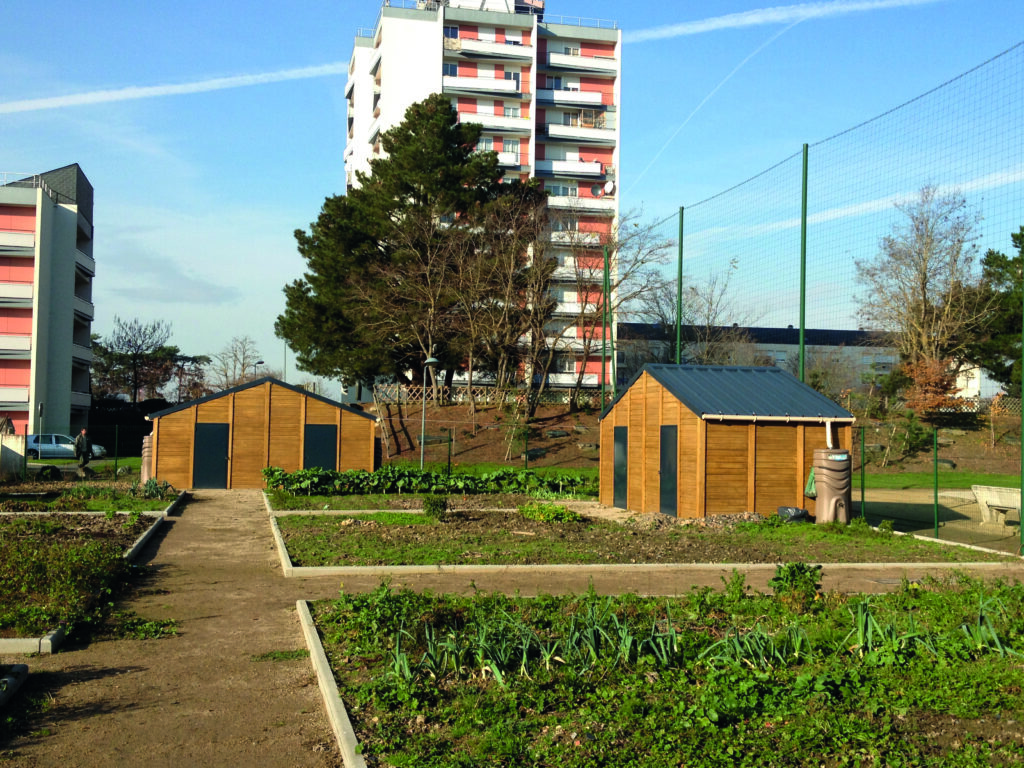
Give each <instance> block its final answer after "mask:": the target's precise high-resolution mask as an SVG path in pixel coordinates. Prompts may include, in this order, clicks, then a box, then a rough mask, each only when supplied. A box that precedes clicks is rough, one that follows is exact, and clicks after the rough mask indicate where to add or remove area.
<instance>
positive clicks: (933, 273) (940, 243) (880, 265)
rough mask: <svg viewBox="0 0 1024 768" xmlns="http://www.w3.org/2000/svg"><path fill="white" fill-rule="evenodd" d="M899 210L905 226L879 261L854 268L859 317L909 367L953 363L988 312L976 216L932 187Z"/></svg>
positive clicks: (954, 196) (960, 200) (884, 242)
mask: <svg viewBox="0 0 1024 768" xmlns="http://www.w3.org/2000/svg"><path fill="white" fill-rule="evenodd" d="M897 208H898V209H899V211H900V212H901V213H902V214H903V215H904V217H905V219H904V220H903V221H902V223H900V224H899V225H897V226H895V227H893V231H892V232H891V233H890V234H888V235H886V236H885V237H883V238H882V239H881V241H880V243H879V250H878V253H877V254H876V255H875V257H874V258H872V259H869V260H864V261H858V262H857V270H858V272H857V280H858V282H859V283H860V284H861V285H862V286H863V288H864V290H863V293H862V294H861V296H860V297H859V298H860V313H859V314H860V317H861V319H862V320H863V321H864V323H865V324H866V325H868V326H870V327H873V328H877V329H879V330H882V331H885V332H886V333H888V334H889V336H890V338H891V343H892V344H893V346H894V347H896V349H897V350H898V351H899V353H900V355H901V357H902V358H903V359H904V360H906V361H907V362H910V363H917V362H918V361H920V360H943V359H946V358H952V359H953V360H954V361H956V360H957V359H958V358H959V357H960V355H961V353H962V352H963V351H964V348H965V346H966V345H967V343H968V342H969V341H970V334H971V330H972V329H973V328H976V327H978V325H979V321H980V320H981V319H982V317H983V315H984V314H985V312H986V310H987V306H988V305H987V303H986V300H985V299H984V297H983V293H982V292H981V291H980V290H978V287H979V284H980V277H979V275H978V273H977V272H976V270H975V261H974V258H975V254H976V250H977V246H976V240H977V236H976V235H975V232H974V228H975V225H976V224H977V222H978V219H979V216H978V214H976V213H975V212H973V211H972V210H971V209H970V208H969V207H968V205H967V201H966V199H965V198H964V197H963V195H961V194H960V193H958V192H952V193H943V192H941V191H940V190H939V189H938V188H937V187H935V186H926V187H924V188H922V189H921V192H920V194H919V195H918V197H917V198H916V199H915V200H913V201H912V202H908V203H904V204H901V205H897ZM954 365H957V363H956V362H954Z"/></svg>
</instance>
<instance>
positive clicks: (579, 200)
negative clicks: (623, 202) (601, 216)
mask: <svg viewBox="0 0 1024 768" xmlns="http://www.w3.org/2000/svg"><path fill="white" fill-rule="evenodd" d="M548 207H550V208H558V209H559V210H571V211H585V212H588V213H613V212H614V211H615V198H614V197H611V196H606V197H572V196H571V195H565V196H560V197H549V198H548Z"/></svg>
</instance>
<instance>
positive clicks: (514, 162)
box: [498, 152, 522, 168]
mask: <svg viewBox="0 0 1024 768" xmlns="http://www.w3.org/2000/svg"><path fill="white" fill-rule="evenodd" d="M498 165H501V166H504V167H506V168H508V167H511V168H519V167H520V166H521V165H522V156H521V155H520V154H519V153H518V152H499V153H498Z"/></svg>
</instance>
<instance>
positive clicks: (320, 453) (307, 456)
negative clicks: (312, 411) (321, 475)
mask: <svg viewBox="0 0 1024 768" xmlns="http://www.w3.org/2000/svg"><path fill="white" fill-rule="evenodd" d="M302 466H303V467H304V468H305V469H309V468H311V467H320V468H321V469H337V468H338V426H337V425H336V424H307V425H306V436H305V440H304V443H303V448H302Z"/></svg>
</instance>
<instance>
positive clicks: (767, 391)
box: [601, 365, 854, 518]
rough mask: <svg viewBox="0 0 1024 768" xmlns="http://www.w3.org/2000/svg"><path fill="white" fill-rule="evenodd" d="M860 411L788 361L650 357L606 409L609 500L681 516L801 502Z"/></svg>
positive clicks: (604, 474) (808, 502) (604, 497)
mask: <svg viewBox="0 0 1024 768" xmlns="http://www.w3.org/2000/svg"><path fill="white" fill-rule="evenodd" d="M853 421H854V417H853V415H852V414H851V413H850V412H849V411H847V410H846V409H845V408H842V407H841V406H839V405H837V404H836V403H834V402H833V401H832V400H829V399H828V398H827V397H825V396H824V395H822V394H820V393H819V392H816V391H815V390H814V389H812V388H811V387H809V386H807V385H806V384H804V383H802V382H801V381H799V380H798V379H797V378H796V377H794V376H793V375H791V374H789V373H787V372H786V371H784V370H782V369H781V368H773V367H737V366H712V365H647V366H645V367H644V368H643V369H642V370H641V371H640V372H639V373H638V374H637V375H636V376H635V377H634V378H633V380H632V381H631V382H630V383H629V384H628V385H627V386H626V388H625V389H624V390H623V391H622V393H621V394H620V395H619V396H618V397H617V398H616V399H615V400H614V401H612V403H611V405H610V406H609V407H608V408H607V410H606V411H605V413H604V414H603V415H602V417H601V502H602V503H603V504H607V505H610V506H615V507H619V508H622V509H629V510H633V511H637V512H661V513H664V514H669V515H678V516H680V517H691V518H692V517H706V516H708V515H717V514H730V513H739V512H745V511H755V512H758V513H760V514H762V515H768V514H772V513H774V512H775V511H776V510H777V509H778V507H781V506H796V507H801V508H804V509H807V510H808V511H809V512H811V513H812V514H813V513H814V499H812V498H809V497H806V496H804V487H805V484H806V482H807V478H808V474H809V473H810V469H811V465H812V461H813V457H814V451H815V449H819V448H846V449H849V448H850V443H851V439H852V426H851V425H852V424H853Z"/></svg>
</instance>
